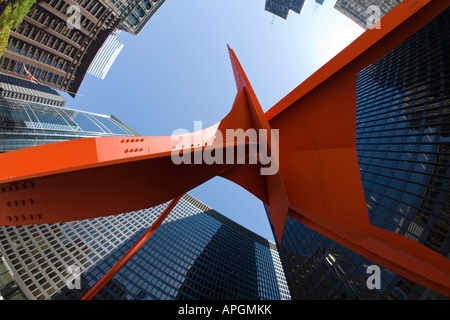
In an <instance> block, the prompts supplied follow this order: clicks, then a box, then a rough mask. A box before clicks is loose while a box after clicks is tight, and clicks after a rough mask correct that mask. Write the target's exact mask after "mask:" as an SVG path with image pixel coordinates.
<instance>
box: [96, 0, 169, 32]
mask: <svg viewBox="0 0 450 320" xmlns="http://www.w3.org/2000/svg"><path fill="white" fill-rule="evenodd" d="M104 1H105V3H106V5H108V6H109V7H110V8H111V9H112V10H113V11H114V12H116V14H118V15H121V16H123V19H122V21H121V22H120V24H119V26H118V28H119V29H121V30H124V31H126V32H128V33H131V34H134V35H137V34H139V33H140V32H141V31H142V29H143V28H144V26H145V25H146V24H147V22H148V21H149V20H150V19H151V17H153V15H154V14H155V13H156V11H158V10H159V8H161V6H162V5H163V4H164V2H165V1H166V0H133V1H132V0H118V1H116V0H104Z"/></svg>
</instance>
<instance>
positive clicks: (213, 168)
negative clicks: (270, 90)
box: [0, 0, 450, 296]
mask: <svg viewBox="0 0 450 320" xmlns="http://www.w3.org/2000/svg"><path fill="white" fill-rule="evenodd" d="M448 6H449V4H448V2H447V1H441V0H404V1H403V2H401V3H400V4H399V5H397V6H396V7H395V8H394V9H392V10H391V11H390V12H389V13H388V14H386V15H385V16H384V17H383V18H382V20H381V26H382V27H381V29H369V30H367V31H366V32H365V33H364V34H363V35H362V36H361V37H359V38H358V39H357V40H355V41H354V42H353V43H352V44H350V45H349V46H348V47H347V48H346V49H344V50H343V51H342V52H341V53H340V54H338V55H337V56H336V57H335V58H334V59H332V60H331V61H330V62H329V63H327V64H326V65H324V66H323V67H322V68H321V69H319V70H318V71H317V72H316V73H315V74H313V75H312V76H311V77H310V78H308V79H307V80H306V81H305V82H304V83H302V84H301V85H300V86H299V87H297V88H296V89H294V90H293V91H292V92H291V93H290V94H288V95H287V96H286V97H285V98H284V99H282V100H281V101H280V102H279V103H278V104H276V105H275V106H274V107H272V108H271V109H270V110H269V111H267V112H266V113H264V112H263V111H262V108H261V106H260V105H259V102H258V100H257V98H256V95H255V93H254V92H253V89H252V88H251V86H250V83H249V81H248V79H247V77H246V75H245V73H244V71H243V69H242V67H241V65H240V64H239V62H238V60H237V58H236V56H235V54H234V52H233V51H232V50H231V49H229V52H230V57H231V62H232V66H233V71H234V76H235V80H236V85H237V91H238V92H237V96H236V99H235V101H234V104H233V107H232V109H231V111H230V113H229V114H228V115H227V116H226V117H225V118H224V119H223V120H222V121H220V122H219V123H217V124H216V125H214V126H212V127H210V128H208V129H205V130H202V131H200V132H193V133H187V134H181V135H179V136H170V137H134V138H129V137H127V138H85V139H80V140H72V141H67V142H61V143H54V144H48V145H43V146H39V147H33V148H28V149H22V150H17V151H13V152H8V153H5V154H2V155H0V168H1V170H0V210H1V211H0V225H24V224H37V223H54V222H62V221H71V220H80V219H87V218H94V217H99V216H105V215H111V214H119V213H123V212H129V211H134V210H139V209H143V208H148V207H152V206H155V205H159V204H161V203H164V202H167V201H169V200H171V199H175V198H177V199H178V198H179V196H180V195H182V194H184V193H185V192H188V191H189V190H191V189H193V188H195V187H196V186H198V185H199V184H201V183H203V182H205V181H207V180H209V179H211V178H213V177H215V176H222V177H224V178H227V179H229V180H231V181H234V182H235V183H237V184H239V185H240V186H242V187H243V188H245V189H247V190H248V191H250V192H251V193H253V194H254V195H255V196H257V197H258V198H259V199H260V200H261V201H263V202H264V203H265V204H266V206H267V209H268V213H269V216H270V219H271V222H272V224H273V227H274V230H275V233H276V237H277V240H278V241H279V242H282V236H283V230H284V225H285V221H286V217H287V216H288V215H289V216H291V217H293V218H295V219H297V220H298V221H300V222H302V223H304V224H305V225H307V226H309V227H311V228H312V229H314V230H316V231H318V232H320V233H322V234H323V235H325V236H327V237H329V238H330V239H332V240H334V241H336V242H338V243H340V244H342V245H344V246H346V247H347V248H349V249H351V250H353V251H355V252H357V253H359V254H361V255H363V256H365V257H367V258H369V259H370V260H372V261H373V262H375V263H378V264H380V265H383V266H384V267H386V268H388V269H390V270H391V271H393V272H396V273H397V274H399V275H401V276H404V277H406V278H408V279H410V280H412V281H415V282H417V283H419V284H421V285H424V286H426V287H428V288H430V289H432V290H435V291H437V292H440V293H442V294H445V295H447V296H450V261H449V260H448V259H447V258H446V257H444V256H442V255H440V254H438V253H437V252H435V251H433V250H431V249H429V248H427V247H425V246H423V245H421V244H419V243H417V242H415V241H413V240H411V239H409V238H406V237H404V236H402V235H399V234H396V233H393V232H390V231H387V230H385V229H381V228H378V227H375V226H372V225H371V224H370V221H369V216H368V212H367V208H366V202H365V198H364V192H363V188H362V182H361V178H360V172H359V166H358V159H357V154H356V75H357V73H358V72H359V71H360V70H362V69H363V68H365V67H366V66H368V65H370V64H372V63H374V62H375V61H377V60H378V59H380V58H381V57H382V56H384V55H385V54H387V53H389V52H390V51H391V50H392V49H394V48H395V47H396V46H397V45H399V44H400V43H402V42H403V41H405V40H406V39H407V38H408V37H410V36H411V35H413V34H414V33H415V32H417V31H418V30H419V29H420V28H422V27H423V26H425V25H426V24H427V23H428V22H430V21H431V20H432V19H433V18H435V17H436V16H437V15H438V14H439V13H441V12H443V11H444V10H445V9H446V8H447V7H448ZM227 130H231V131H232V130H235V131H236V130H242V131H243V132H250V130H254V131H255V132H258V133H264V134H267V137H266V139H261V137H260V139H255V138H254V137H251V136H245V137H244V139H236V136H233V135H231V136H230V135H226V134H224V133H225V132H227ZM242 148H245V150H247V151H248V152H245V153H244V154H242V153H239V151H241V150H242ZM264 149H267V150H268V151H269V152H270V153H271V158H270V159H271V163H270V166H273V165H275V168H276V169H277V170H275V172H271V173H270V174H266V175H264V174H261V173H262V170H264V169H267V168H268V165H269V164H268V163H267V162H264V161H262V158H261V150H264ZM225 153H226V154H227V155H228V154H231V155H232V156H231V157H230V158H229V159H228V160H232V161H210V162H209V163H207V161H205V159H206V158H208V157H209V159H213V160H214V159H215V160H217V159H220V155H221V154H225ZM174 155H175V156H176V157H178V159H180V158H181V157H187V158H189V159H191V160H192V162H191V163H190V164H188V163H175V162H174ZM187 158H186V159H187ZM196 159H197V160H198V161H197V162H196V161H195V160H196Z"/></svg>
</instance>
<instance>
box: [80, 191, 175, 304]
mask: <svg viewBox="0 0 450 320" xmlns="http://www.w3.org/2000/svg"><path fill="white" fill-rule="evenodd" d="M181 197H182V196H179V197H177V198H175V199H173V200H172V201H171V202H170V203H169V204H168V205H167V207H166V208H165V209H164V211H163V213H161V215H160V216H159V217H158V219H156V221H155V222H154V223H153V224H152V225H151V226H150V228H148V230H147V231H146V232H145V233H144V234H143V235H142V237H141V238H139V240H138V241H136V243H135V244H134V245H133V246H132V247H131V248H130V249H129V250H128V251H127V253H125V255H124V256H123V257H122V258H121V259H120V260H119V261H117V263H116V264H115V265H114V266H113V267H112V268H111V269H110V270H109V271H108V272H107V273H106V274H105V275H104V276H103V277H102V278H101V279H100V280H99V281H98V282H97V283H96V284H95V285H94V286H93V287H92V288H91V289H90V290H89V291H88V292H87V293H86V294H85V295H84V296H83V298H81V300H92V299H93V298H94V297H95V296H96V295H97V294H98V293H99V292H100V290H102V289H103V287H104V286H105V285H106V284H107V283H108V282H109V281H110V280H111V279H112V278H113V277H114V276H115V275H116V274H117V272H119V271H120V269H121V268H122V267H123V266H124V265H125V264H126V263H127V262H128V261H129V260H130V259H131V258H132V257H133V255H134V254H135V253H136V252H137V251H138V250H139V249H140V248H141V247H142V246H143V245H144V244H145V243H146V242H147V240H148V239H149V238H150V237H151V236H152V235H153V234H154V233H155V231H156V230H157V229H158V227H159V226H160V225H161V224H162V223H163V222H164V220H165V219H166V218H167V216H168V215H169V214H170V212H171V211H172V210H173V208H175V206H176V204H177V203H178V202H179V201H180V199H181Z"/></svg>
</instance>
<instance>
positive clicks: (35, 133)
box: [0, 97, 135, 153]
mask: <svg viewBox="0 0 450 320" xmlns="http://www.w3.org/2000/svg"><path fill="white" fill-rule="evenodd" d="M134 135H135V133H134V132H132V130H131V129H129V128H127V127H126V126H125V125H123V124H122V123H121V122H120V121H119V120H118V119H117V118H115V117H114V116H110V117H108V116H104V115H99V114H95V113H90V112H85V111H79V110H73V109H69V108H62V107H56V106H51V105H47V104H42V103H36V102H32V101H23V100H18V99H13V98H7V97H0V153H2V152H7V151H13V150H17V149H22V148H28V147H33V146H37V145H41V144H46V143H52V142H58V141H65V140H72V139H79V138H85V137H98V136H134Z"/></svg>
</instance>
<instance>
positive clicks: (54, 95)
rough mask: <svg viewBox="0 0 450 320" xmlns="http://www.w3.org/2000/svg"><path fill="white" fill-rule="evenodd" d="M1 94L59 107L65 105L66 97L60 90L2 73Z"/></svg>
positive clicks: (0, 75)
mask: <svg viewBox="0 0 450 320" xmlns="http://www.w3.org/2000/svg"><path fill="white" fill-rule="evenodd" d="M0 96H1V97H6V98H15V99H18V100H23V101H32V102H37V103H43V104H48V105H52V106H57V107H64V106H65V104H66V99H64V98H63V97H62V96H61V95H60V94H59V93H58V92H56V91H55V90H53V89H51V88H49V87H47V86H42V85H38V84H35V83H32V82H31V81H30V80H28V79H27V80H25V79H21V78H17V77H13V76H9V75H6V74H3V73H0Z"/></svg>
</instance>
